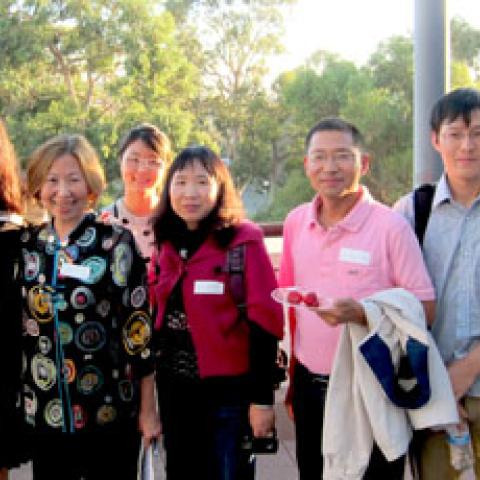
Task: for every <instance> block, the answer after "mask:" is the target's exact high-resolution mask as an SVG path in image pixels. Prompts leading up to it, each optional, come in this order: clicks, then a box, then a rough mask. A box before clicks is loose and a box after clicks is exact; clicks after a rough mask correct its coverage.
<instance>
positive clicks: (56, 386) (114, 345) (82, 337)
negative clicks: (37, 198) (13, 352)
mask: <svg viewBox="0 0 480 480" xmlns="http://www.w3.org/2000/svg"><path fill="white" fill-rule="evenodd" d="M21 247H22V264H21V268H20V271H21V277H22V297H23V302H22V304H23V351H24V359H23V363H24V365H23V369H24V385H23V394H24V400H25V419H26V421H27V423H28V424H30V425H32V426H33V427H34V428H35V431H37V432H45V431H47V432H55V431H57V432H75V431H82V432H89V431H98V430H103V431H110V430H113V429H115V428H117V427H119V426H121V425H124V424H125V422H129V421H134V420H135V418H136V416H137V414H138V406H139V382H140V379H141V378H142V377H144V376H146V375H148V374H150V373H151V372H152V371H153V358H152V353H151V351H150V339H151V332H152V329H151V320H150V315H149V310H148V299H147V294H146V283H145V282H146V272H145V263H144V261H143V260H142V258H141V256H140V254H139V253H138V251H137V248H136V245H135V241H134V239H133V237H132V234H131V233H130V232H129V231H128V230H126V229H124V228H122V227H118V226H116V225H106V224H104V223H101V222H99V221H97V220H96V218H95V216H94V215H93V214H88V215H86V216H85V218H84V219H83V220H82V222H81V223H80V224H79V225H78V227H77V228H76V229H75V230H74V231H73V232H72V233H71V234H70V236H69V240H68V243H66V244H65V245H63V244H60V242H59V240H58V238H57V236H56V234H55V231H54V230H53V228H52V226H51V224H44V225H42V226H40V227H34V228H30V229H27V230H25V231H24V232H23V234H22V236H21Z"/></svg>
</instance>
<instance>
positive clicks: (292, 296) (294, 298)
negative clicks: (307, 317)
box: [287, 290, 303, 305]
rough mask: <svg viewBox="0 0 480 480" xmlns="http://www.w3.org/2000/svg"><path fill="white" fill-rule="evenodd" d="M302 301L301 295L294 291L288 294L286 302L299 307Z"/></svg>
mask: <svg viewBox="0 0 480 480" xmlns="http://www.w3.org/2000/svg"><path fill="white" fill-rule="evenodd" d="M302 300H303V297H302V294H301V293H300V292H297V291H295V290H292V291H291V292H288V295H287V301H288V303H291V304H293V305H299V304H300V303H301V302H302Z"/></svg>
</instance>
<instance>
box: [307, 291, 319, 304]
mask: <svg viewBox="0 0 480 480" xmlns="http://www.w3.org/2000/svg"><path fill="white" fill-rule="evenodd" d="M303 301H304V303H305V305H306V306H307V307H318V306H319V305H320V302H319V301H318V297H317V294H316V293H315V292H308V293H306V294H305V295H304V296H303Z"/></svg>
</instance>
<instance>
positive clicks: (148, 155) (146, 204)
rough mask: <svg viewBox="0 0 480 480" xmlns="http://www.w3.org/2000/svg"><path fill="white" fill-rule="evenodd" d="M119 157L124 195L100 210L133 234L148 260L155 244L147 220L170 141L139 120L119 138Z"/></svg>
mask: <svg viewBox="0 0 480 480" xmlns="http://www.w3.org/2000/svg"><path fill="white" fill-rule="evenodd" d="M119 158H120V172H121V175H122V181H123V187H124V194H123V197H121V198H119V199H117V200H116V201H115V202H114V203H113V204H112V205H109V206H108V207H106V208H105V209H104V210H103V213H104V214H108V217H107V219H108V218H109V217H112V216H113V217H114V218H115V219H117V220H118V221H119V222H120V224H121V225H123V226H124V227H126V228H128V229H129V230H130V231H131V232H132V233H133V236H134V237H135V240H136V242H137V245H138V247H139V248H140V251H141V253H142V256H143V257H144V258H145V259H146V260H147V261H148V260H149V259H150V256H151V253H152V250H153V243H154V241H153V240H154V239H153V230H152V225H151V222H150V220H151V216H152V214H153V212H154V210H155V208H156V207H157V204H158V201H159V199H160V193H161V187H162V183H163V176H164V173H165V171H166V170H167V168H168V166H169V165H170V163H171V161H172V151H171V146H170V140H169V139H168V137H167V136H166V135H165V134H164V133H163V132H162V131H161V130H159V129H158V128H157V127H155V126H154V125H151V124H149V123H142V124H140V125H137V126H136V127H134V128H132V129H131V130H130V131H129V132H128V133H127V134H126V135H125V136H124V137H123V139H122V140H121V142H120V148H119Z"/></svg>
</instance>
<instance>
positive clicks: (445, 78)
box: [413, 0, 450, 186]
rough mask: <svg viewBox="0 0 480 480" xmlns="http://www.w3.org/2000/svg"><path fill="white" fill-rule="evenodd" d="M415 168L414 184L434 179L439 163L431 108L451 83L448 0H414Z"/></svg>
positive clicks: (439, 170) (440, 170)
mask: <svg viewBox="0 0 480 480" xmlns="http://www.w3.org/2000/svg"><path fill="white" fill-rule="evenodd" d="M414 1H415V12H414V16H415V18H414V72H415V73H414V76H415V79H414V94H413V100H414V106H413V115H414V116H413V128H414V141H413V147H414V172H413V183H414V185H415V186H417V185H419V184H421V183H425V182H433V181H436V180H437V179H438V178H439V176H440V175H441V173H442V163H441V160H440V157H439V156H438V154H437V153H436V152H435V151H434V150H433V148H432V146H431V143H430V112H431V109H432V106H433V104H434V103H435V102H436V101H437V100H438V98H440V97H441V96H442V95H443V94H444V93H445V92H447V91H449V83H450V18H449V15H448V0H414Z"/></svg>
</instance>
